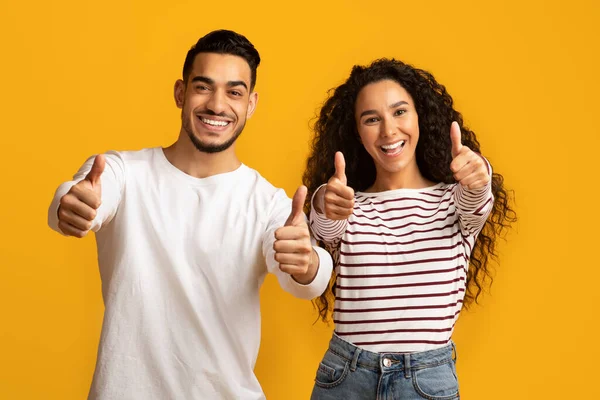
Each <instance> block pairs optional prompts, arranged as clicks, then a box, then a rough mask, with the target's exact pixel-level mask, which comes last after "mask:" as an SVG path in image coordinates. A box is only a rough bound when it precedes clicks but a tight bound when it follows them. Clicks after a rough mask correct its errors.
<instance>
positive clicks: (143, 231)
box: [48, 148, 332, 400]
mask: <svg viewBox="0 0 600 400" xmlns="http://www.w3.org/2000/svg"><path fill="white" fill-rule="evenodd" d="M93 159H94V158H93V157H91V158H90V159H88V160H87V162H86V163H85V164H84V165H83V166H82V167H81V169H80V170H79V172H78V173H77V174H76V175H75V177H74V179H73V180H72V181H70V182H66V183H64V184H62V185H61V186H60V187H59V188H58V190H57V191H56V194H55V196H54V200H53V201H52V204H51V206H50V208H49V213H48V222H49V225H50V227H51V228H53V229H54V230H56V231H58V232H60V229H59V228H58V218H57V209H58V205H59V201H60V199H61V197H62V196H63V195H64V194H66V193H67V192H68V191H69V189H70V188H71V187H72V186H73V185H74V184H76V183H77V182H79V181H81V180H82V179H83V178H84V177H85V176H86V175H87V173H88V172H89V170H90V169H91V166H92V163H93ZM101 184H102V205H101V206H100V208H99V209H98V213H97V216H96V219H95V220H94V222H93V228H92V230H93V231H95V232H96V240H97V247H98V262H99V267H100V274H101V279H102V294H103V299H104V304H105V313H104V321H103V325H102V334H101V338H100V344H99V350H98V359H97V362H96V369H95V373H94V378H93V382H92V386H91V389H90V393H89V398H90V399H98V400H117V399H118V400H126V399H136V400H152V399H160V400H168V399H178V400H179V399H182V400H183V399H236V400H237V399H263V398H264V394H263V392H262V389H261V386H260V384H259V382H258V380H257V379H256V376H255V375H254V372H253V369H254V365H255V361H256V357H257V354H258V350H259V344H260V304H259V289H260V287H261V284H262V282H263V280H264V279H265V276H266V274H267V273H268V272H270V273H273V274H275V275H276V276H277V279H278V281H279V283H280V285H281V286H282V287H283V289H285V290H286V291H287V292H289V293H291V294H293V295H294V296H297V297H300V298H304V299H311V298H314V297H317V296H319V295H320V294H321V293H322V292H323V291H324V290H325V288H326V287H327V284H328V281H329V278H330V276H331V271H332V262H331V258H330V256H329V255H328V254H327V252H326V251H324V250H323V249H320V248H318V247H315V250H316V251H317V254H318V255H319V258H320V267H319V270H318V273H317V276H316V277H315V279H314V280H313V282H312V283H310V284H309V285H302V284H299V283H297V282H296V281H294V280H293V279H292V278H291V276H290V275H288V274H286V273H283V272H281V271H280V270H279V266H278V263H277V262H276V261H275V259H274V250H273V243H274V241H275V237H274V232H275V230H276V229H278V228H280V227H281V226H283V225H284V223H285V221H286V219H287V217H288V216H289V214H290V211H291V200H290V199H289V198H288V197H287V196H286V194H285V192H284V191H283V190H282V189H277V188H275V187H273V186H272V185H271V184H270V183H269V182H267V181H266V180H265V179H264V178H263V177H261V176H260V175H259V173H258V172H256V171H255V170H253V169H250V168H248V167H247V166H245V165H241V166H240V167H239V168H238V169H236V170H235V171H233V172H229V173H224V174H219V175H215V176H211V177H208V178H204V179H198V178H194V177H192V176H189V175H187V174H185V173H183V172H182V171H180V170H179V169H177V168H176V167H174V166H173V165H172V164H170V162H169V161H168V160H167V159H166V157H165V156H164V153H163V151H162V149H161V148H153V149H145V150H141V151H136V152H109V153H107V154H106V167H105V170H104V173H103V174H102V178H101ZM61 233H62V232H61Z"/></svg>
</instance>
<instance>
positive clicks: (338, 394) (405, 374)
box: [311, 334, 459, 400]
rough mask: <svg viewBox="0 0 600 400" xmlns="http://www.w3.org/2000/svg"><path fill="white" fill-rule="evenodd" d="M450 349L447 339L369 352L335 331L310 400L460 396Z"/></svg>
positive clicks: (406, 399) (432, 399) (440, 399)
mask: <svg viewBox="0 0 600 400" xmlns="http://www.w3.org/2000/svg"><path fill="white" fill-rule="evenodd" d="M453 350H454V354H456V349H455V347H454V343H450V344H449V345H447V346H445V347H442V348H439V349H435V350H429V351H423V352H418V353H372V352H370V351H366V350H362V349H360V348H358V347H356V346H354V345H352V344H351V343H348V342H346V341H344V340H342V339H341V338H340V337H338V336H337V335H336V334H334V335H333V337H332V338H331V342H330V343H329V349H328V350H327V353H325V357H324V358H323V361H321V364H319V369H318V370H317V376H316V378H315V386H314V388H313V392H312V396H311V400H333V399H336V400H337V399H342V400H367V399H373V400H375V399H377V400H392V399H393V400H413V399H419V400H420V399H429V400H449V399H458V398H459V393H458V379H457V377H456V366H455V362H456V358H455V357H454V358H453V357H452V354H453Z"/></svg>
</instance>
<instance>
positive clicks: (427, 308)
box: [310, 183, 493, 353]
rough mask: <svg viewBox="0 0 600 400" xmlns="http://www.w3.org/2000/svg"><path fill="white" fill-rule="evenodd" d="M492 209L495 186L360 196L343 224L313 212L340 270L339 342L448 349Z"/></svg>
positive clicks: (389, 348)
mask: <svg viewBox="0 0 600 400" xmlns="http://www.w3.org/2000/svg"><path fill="white" fill-rule="evenodd" d="M492 207H493V195H492V191H491V183H490V184H488V185H487V186H486V187H483V188H481V189H476V190H467V189H465V188H463V187H462V186H461V185H460V184H445V183H439V184H437V185H435V186H432V187H428V188H424V189H396V190H390V191H385V192H380V193H363V192H357V193H356V195H355V205H354V212H353V214H352V215H351V216H350V217H349V218H348V219H347V220H342V221H332V220H329V219H327V218H326V217H325V215H324V214H319V213H317V212H316V211H315V209H314V207H311V214H310V223H311V228H312V230H313V233H314V235H315V236H316V237H317V239H319V240H322V241H323V242H324V243H325V246H326V248H327V249H328V250H329V251H330V252H331V253H332V255H333V256H334V260H335V263H336V267H335V272H336V275H337V278H336V289H335V296H336V299H335V309H334V313H333V319H334V322H335V332H336V334H337V335H338V336H340V337H341V338H342V339H344V340H346V341H348V342H350V343H353V344H354V345H355V346H358V347H361V348H363V349H366V350H369V351H373V352H380V353H384V352H402V353H405V352H417V351H425V350H430V349H434V348H437V347H442V346H444V345H446V344H448V342H449V341H450V338H451V337H452V332H453V330H454V325H455V323H456V320H457V319H458V316H459V313H460V310H461V307H462V302H463V298H464V295H465V288H466V285H465V283H466V276H467V269H468V264H469V262H468V260H469V256H470V254H471V251H472V249H473V245H474V243H475V240H476V238H477V235H478V234H479V232H480V231H481V229H482V228H483V225H484V224H485V221H486V219H487V217H488V215H489V213H490V211H491V210H492Z"/></svg>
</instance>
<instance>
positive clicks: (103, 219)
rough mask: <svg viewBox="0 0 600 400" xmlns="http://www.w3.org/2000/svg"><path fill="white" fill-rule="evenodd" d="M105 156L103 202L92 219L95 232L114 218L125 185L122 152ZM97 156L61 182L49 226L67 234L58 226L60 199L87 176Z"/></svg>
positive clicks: (55, 196) (102, 183)
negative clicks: (70, 178) (65, 180)
mask: <svg viewBox="0 0 600 400" xmlns="http://www.w3.org/2000/svg"><path fill="white" fill-rule="evenodd" d="M105 157H106V166H105V167H104V172H103V173H102V176H101V177H100V182H101V187H102V200H101V201H102V204H101V205H100V207H99V208H98V210H97V214H96V218H95V219H94V221H92V228H91V230H92V231H94V232H98V231H99V230H100V229H101V228H102V226H104V225H105V224H108V223H109V222H110V221H111V220H112V218H113V217H114V215H115V214H116V212H117V209H118V207H119V203H120V202H121V196H122V194H123V188H124V186H125V163H124V161H123V158H122V156H121V154H119V153H118V152H114V151H111V152H107V153H106V154H105ZM95 158H96V156H95V155H94V156H91V157H90V158H88V159H87V160H86V162H85V163H84V164H83V165H82V166H81V168H79V171H77V173H76V174H75V175H74V176H73V179H72V180H70V181H67V182H64V183H63V184H61V185H60V186H59V187H58V189H56V192H55V193H54V198H53V199H52V202H51V203H50V207H49V209H48V226H50V228H52V229H53V230H55V231H56V232H58V233H60V234H62V235H65V234H64V233H63V232H62V231H61V230H60V228H59V227H58V207H59V206H60V199H62V197H63V196H64V195H65V194H67V193H68V192H69V190H71V188H72V187H73V186H74V185H76V184H77V183H79V182H81V181H82V180H83V179H84V178H85V177H86V175H87V174H88V173H89V172H90V170H91V169H92V165H93V164H94V159H95ZM65 236H66V235H65Z"/></svg>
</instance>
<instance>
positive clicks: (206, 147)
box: [189, 135, 237, 153]
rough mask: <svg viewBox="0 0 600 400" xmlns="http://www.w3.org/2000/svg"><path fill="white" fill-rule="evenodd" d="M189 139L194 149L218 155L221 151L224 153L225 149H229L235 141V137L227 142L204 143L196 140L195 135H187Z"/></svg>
mask: <svg viewBox="0 0 600 400" xmlns="http://www.w3.org/2000/svg"><path fill="white" fill-rule="evenodd" d="M189 136H190V139H191V141H192V143H193V145H194V147H196V149H197V150H198V151H200V152H202V153H220V152H222V151H225V150H227V149H229V148H230V147H231V146H232V145H233V144H234V143H235V140H236V139H237V136H234V137H232V138H230V139H228V140H224V141H218V142H217V141H210V142H207V141H204V140H201V139H199V138H198V136H196V135H189Z"/></svg>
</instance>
